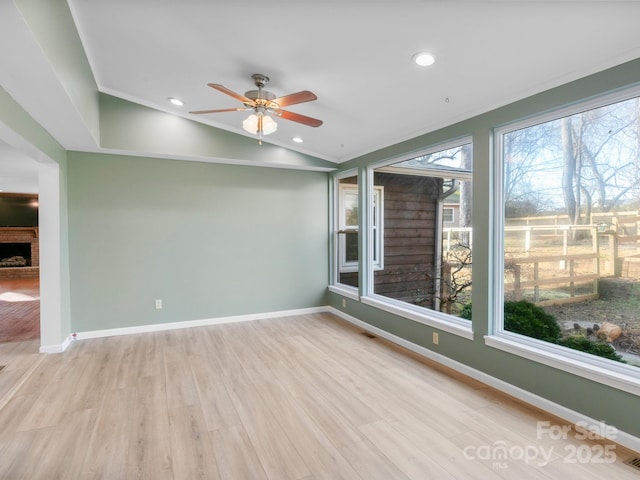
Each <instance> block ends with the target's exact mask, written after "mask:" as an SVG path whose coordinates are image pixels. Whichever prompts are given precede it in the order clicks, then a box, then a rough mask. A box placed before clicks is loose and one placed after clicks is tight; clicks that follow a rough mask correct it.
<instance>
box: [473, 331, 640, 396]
mask: <svg viewBox="0 0 640 480" xmlns="http://www.w3.org/2000/svg"><path fill="white" fill-rule="evenodd" d="M484 342H485V345H487V346H489V347H493V348H496V349H498V350H502V351H504V352H508V353H512V354H513V355H518V356H520V357H524V358H527V359H529V360H533V361H535V362H538V363H541V364H543V365H546V366H549V367H553V368H557V369H559V370H563V371H565V372H569V373H572V374H574V375H578V376H580V377H584V378H587V379H589V380H593V381H595V382H598V383H603V384H605V385H608V386H610V387H614V388H617V389H619V390H623V391H625V392H629V393H632V394H634V395H639V396H640V368H639V367H632V366H630V365H625V364H622V363H619V362H615V361H613V360H607V359H604V358H600V357H596V356H593V355H590V354H588V353H583V352H580V351H577V350H572V349H570V348H566V347H561V346H558V345H553V344H550V343H549V344H547V343H546V342H543V341H540V340H534V339H529V338H526V337H524V338H523V337H521V336H520V335H515V334H510V333H508V332H500V333H498V334H495V335H487V336H485V337H484Z"/></svg>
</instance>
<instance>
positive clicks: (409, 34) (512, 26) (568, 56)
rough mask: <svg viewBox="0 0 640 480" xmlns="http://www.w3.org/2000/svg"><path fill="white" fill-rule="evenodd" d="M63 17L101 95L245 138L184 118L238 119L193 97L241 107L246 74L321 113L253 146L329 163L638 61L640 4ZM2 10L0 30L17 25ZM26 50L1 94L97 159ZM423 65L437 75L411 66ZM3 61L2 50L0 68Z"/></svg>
mask: <svg viewBox="0 0 640 480" xmlns="http://www.w3.org/2000/svg"><path fill="white" fill-rule="evenodd" d="M68 3H69V6H70V8H71V12H72V14H73V17H74V19H75V22H76V26H77V28H78V31H79V34H80V38H81V39H82V43H83V45H84V49H85V51H86V54H87V57H88V59H89V63H90V65H91V68H92V70H93V74H94V77H95V81H96V83H97V86H98V88H99V90H100V91H102V92H105V93H108V94H111V95H115V96H117V97H121V98H123V99H126V100H130V101H133V102H136V103H140V104H142V105H146V106H150V107H154V108H157V109H160V110H163V111H167V112H172V113H175V114H177V115H181V116H185V117H187V118H191V119H193V120H196V121H200V122H203V123H206V124H209V125H212V126H215V127H218V128H222V129H225V130H229V131H233V132H237V133H240V134H244V135H248V134H246V132H244V131H243V130H242V129H241V123H242V120H243V119H244V118H245V117H246V116H247V113H246V112H232V113H217V114H211V115H206V116H196V115H190V114H189V113H188V112H189V111H190V110H200V109H209V108H211V109H214V108H231V107H236V106H241V104H240V103H239V102H238V101H237V100H235V99H233V98H232V97H230V96H227V95H224V94H222V93H220V92H218V91H216V90H213V89H211V88H209V87H207V86H206V84H207V83H219V84H222V85H224V86H225V87H227V88H229V89H231V90H233V91H236V92H238V93H244V92H245V91H246V90H250V89H253V88H254V86H253V84H252V80H251V74H253V73H262V74H265V75H268V76H269V77H270V78H271V82H270V83H269V85H268V90H270V91H272V92H273V93H275V94H276V95H277V96H282V95H286V94H289V93H293V92H297V91H300V90H311V91H313V92H314V93H315V94H316V95H317V96H318V100H316V101H314V102H310V103H304V104H299V105H294V106H291V107H287V110H290V111H292V112H295V113H301V114H303V115H308V116H311V117H315V118H319V119H321V120H323V121H324V124H323V125H322V126H320V127H318V128H312V127H307V126H304V125H300V124H297V123H294V122H290V121H286V120H282V119H280V120H278V131H277V132H276V133H274V134H272V135H270V136H269V137H266V139H265V140H266V141H269V142H271V143H274V144H276V145H280V146H284V147H287V148H291V149H293V150H298V151H301V152H303V153H307V154H311V155H314V156H317V157H319V158H322V159H326V160H330V161H333V162H337V163H341V162H344V161H346V160H349V159H352V158H355V157H357V156H360V155H363V154H366V153H368V152H371V151H374V150H377V149H380V148H382V147H385V146H387V145H390V144H394V143H397V142H400V141H403V140H406V139H409V138H412V137H416V136H418V135H420V134H423V133H427V132H429V131H433V130H435V129H437V128H440V127H444V126H447V125H450V124H452V123H455V122H457V121H460V120H463V119H465V118H469V117H471V116H473V115H477V114H480V113H483V112H486V111H489V110H491V109H494V108H496V107H499V106H502V105H505V104H508V103H511V102H513V101H516V100H518V99H521V98H524V97H527V96H530V95H532V94H535V93H538V92H541V91H544V90H546V89H549V88H552V87H554V86H557V85H560V84H563V83H566V82H568V81H571V80H574V79H577V78H580V77H583V76H585V75H588V74H591V73H595V72H598V71H601V70H603V69H605V68H608V67H612V66H615V65H617V64H620V63H623V62H625V61H628V60H632V59H636V58H639V57H640V33H639V32H640V30H638V18H640V2H638V1H622V2H616V1H561V0H558V1H537V2H532V1H506V0H505V1H491V2H487V1H457V0H448V1H447V0H439V1H427V0H422V1H420V0H413V1H407V0H405V1H402V0H393V1H370V0H340V1H324V2H319V1H313V2H312V1H310V0H272V1H270V2H264V1H259V2H258V1H249V0H234V1H211V0H210V1H205V0H181V1H178V0H137V1H135V2H132V1H131V0H69V1H68ZM5 5H6V4H5ZM2 9H4V10H7V7H0V14H2V15H3V16H4V20H3V22H5V23H9V20H7V19H8V18H9V17H10V15H9V14H12V15H14V16H15V17H17V16H19V15H17V14H16V13H15V12H12V11H5V12H3V11H2ZM11 22H12V23H11V24H10V25H2V26H3V29H4V31H5V32H6V31H8V28H9V27H13V26H14V25H13V23H14V22H13V21H11ZM16 22H17V20H16ZM11 32H12V33H11V35H12V37H11V39H8V38H3V37H4V36H6V35H7V34H6V33H4V34H3V33H0V40H2V43H4V44H5V45H10V44H12V43H13V45H16V42H18V41H19V39H20V38H22V36H24V35H25V32H23V31H22V30H21V29H19V28H15V29H13V30H11ZM26 43H28V42H25V45H23V46H22V48H23V50H25V51H27V52H28V55H29V58H30V60H29V61H28V62H24V61H23V62H22V65H16V66H15V69H18V68H23V69H24V70H25V71H26V70H27V69H29V75H28V76H27V75H26V74H25V78H18V77H15V78H14V77H12V76H11V75H8V74H6V72H5V74H3V73H2V72H0V82H2V85H3V87H4V88H5V89H6V90H7V91H8V92H9V93H10V94H11V95H12V96H13V97H14V98H15V99H16V100H17V101H18V102H19V103H21V105H22V106H23V108H25V110H27V111H28V112H29V113H30V114H31V115H32V116H33V117H34V118H35V119H36V120H37V121H38V122H39V123H40V124H41V125H43V126H44V127H45V128H46V129H47V130H48V131H49V132H50V133H51V134H52V135H53V136H54V137H56V138H57V139H58V141H59V142H60V143H61V144H62V145H63V146H64V147H65V148H67V149H83V148H84V149H87V150H96V149H98V150H99V147H98V146H96V145H90V140H88V139H90V136H89V135H87V130H86V129H81V128H78V127H77V125H76V123H77V118H78V116H77V115H75V116H73V118H74V119H75V120H74V121H69V122H63V121H61V118H64V115H65V112H64V109H65V108H69V109H71V108H72V105H71V104H70V103H67V104H65V103H64V102H46V101H42V98H43V97H45V98H46V95H47V94H48V93H49V91H50V92H51V95H52V96H53V95H55V96H56V98H58V97H59V96H60V95H59V94H58V92H57V91H56V89H59V88H60V83H59V82H48V81H47V77H48V76H49V77H50V76H51V74H52V71H51V69H50V67H49V71H45V69H46V68H47V67H46V62H45V61H44V57H43V56H40V57H38V55H37V54H36V53H34V52H33V51H34V50H37V48H36V47H37V45H36V44H35V42H31V43H28V45H27V44H26ZM27 48H28V50H27ZM420 51H429V52H431V53H433V54H434V55H435V57H436V63H435V64H434V65H433V66H431V67H428V68H419V67H417V66H416V65H414V64H413V63H412V62H411V58H412V56H413V55H414V54H415V53H417V52H420ZM3 56H4V58H5V59H6V60H3ZM16 57H17V55H16V54H15V53H12V51H11V49H9V48H5V49H2V48H0V62H2V61H6V62H14V63H17V61H16ZM31 57H36V58H33V59H31ZM5 64H6V63H5ZM36 79H37V84H36ZM36 85H37V86H36ZM49 85H51V87H50V90H49ZM36 90H37V91H36ZM168 97H178V98H181V99H182V100H184V101H185V102H186V105H185V106H184V107H174V106H172V105H170V104H169V103H168V101H167V99H168ZM37 99H38V100H39V101H36V100H37ZM70 117H71V115H70ZM74 132H75V134H74ZM293 136H301V137H303V139H304V143H303V144H302V145H297V144H295V143H293V142H292V141H291V137H293Z"/></svg>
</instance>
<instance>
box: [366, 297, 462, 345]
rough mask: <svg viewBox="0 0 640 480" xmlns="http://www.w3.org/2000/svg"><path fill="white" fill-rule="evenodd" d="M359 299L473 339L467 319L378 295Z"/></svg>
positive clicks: (367, 303) (376, 306)
mask: <svg viewBox="0 0 640 480" xmlns="http://www.w3.org/2000/svg"><path fill="white" fill-rule="evenodd" d="M360 301H361V302H362V303H364V304H365V305H369V306H371V307H375V308H379V309H380V310H384V311H385V312H389V313H393V314H394V315H398V316H401V317H404V318H407V319H409V320H413V321H414V322H418V323H422V324H424V325H428V326H430V327H434V328H437V329H438V330H442V331H444V332H448V333H452V334H453V335H458V336H460V337H464V338H466V339H468V340H473V329H472V325H471V322H469V321H467V320H463V319H461V318H458V317H454V316H452V315H447V314H445V313H440V312H436V311H434V310H427V309H425V308H422V307H416V306H414V305H409V304H408V303H404V302H399V301H395V300H393V299H389V298H387V297H382V296H380V295H370V296H367V297H362V298H361V299H360Z"/></svg>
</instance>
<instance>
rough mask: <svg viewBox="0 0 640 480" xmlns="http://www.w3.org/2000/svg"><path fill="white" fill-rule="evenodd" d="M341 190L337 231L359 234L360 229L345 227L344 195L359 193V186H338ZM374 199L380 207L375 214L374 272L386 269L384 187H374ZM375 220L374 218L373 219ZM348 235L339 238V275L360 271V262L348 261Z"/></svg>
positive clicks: (345, 184) (344, 184)
mask: <svg viewBox="0 0 640 480" xmlns="http://www.w3.org/2000/svg"><path fill="white" fill-rule="evenodd" d="M338 189H339V200H338V225H337V229H338V230H342V231H353V232H358V227H357V226H355V227H353V226H346V225H345V218H344V217H345V211H344V208H343V206H344V195H345V193H347V192H356V194H357V193H358V185H357V184H347V183H340V184H339V186H338ZM373 198H374V202H375V203H376V205H377V206H378V209H377V211H376V212H375V213H376V215H375V222H376V228H375V229H374V228H372V230H373V231H374V235H373V236H372V239H373V238H375V239H376V242H375V245H376V251H375V252H374V255H373V258H374V263H373V268H374V270H382V269H384V236H383V235H382V232H384V225H383V215H382V211H383V209H384V187H382V186H378V185H376V186H374V187H373ZM372 218H373V217H372ZM345 237H346V234H340V236H339V237H338V272H339V273H349V272H357V271H358V262H357V261H355V262H354V261H347V259H346V248H345V244H346V238H345Z"/></svg>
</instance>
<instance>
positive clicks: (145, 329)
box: [65, 307, 327, 348]
mask: <svg viewBox="0 0 640 480" xmlns="http://www.w3.org/2000/svg"><path fill="white" fill-rule="evenodd" d="M326 311H327V307H313V308H302V309H298V310H283V311H279V312H268V313H255V314H250V315H234V316H229V317H218V318H205V319H201V320H185V321H184V322H170V323H155V324H152V325H137V326H134V327H122V328H110V329H106V330H92V331H87V332H77V333H74V334H72V337H74V338H75V339H76V340H87V339H90V338H103V337H113V336H116V335H133V334H136V333H149V332H162V331H165V330H176V329H179V328H191V327H206V326H209V325H221V324H223V323H237V322H249V321H252V320H264V319H268V318H280V317H290V316H293V315H308V314H312V313H321V312H326ZM65 348H66V347H65Z"/></svg>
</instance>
